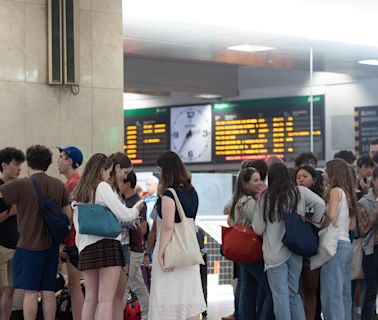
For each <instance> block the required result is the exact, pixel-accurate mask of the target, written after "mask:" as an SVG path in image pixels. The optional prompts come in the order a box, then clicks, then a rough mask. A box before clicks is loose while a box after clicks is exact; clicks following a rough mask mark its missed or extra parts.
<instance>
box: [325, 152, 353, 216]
mask: <svg viewBox="0 0 378 320" xmlns="http://www.w3.org/2000/svg"><path fill="white" fill-rule="evenodd" d="M326 172H327V175H328V185H327V187H326V189H325V193H324V200H325V201H326V202H327V203H328V202H329V198H330V193H331V190H332V189H333V188H340V189H342V190H343V191H344V192H345V195H346V198H347V202H348V207H349V216H354V215H355V214H356V212H357V201H356V193H355V190H354V183H353V178H352V169H351V168H350V167H349V166H348V164H347V163H346V161H345V160H342V159H333V160H330V161H328V162H327V163H326Z"/></svg>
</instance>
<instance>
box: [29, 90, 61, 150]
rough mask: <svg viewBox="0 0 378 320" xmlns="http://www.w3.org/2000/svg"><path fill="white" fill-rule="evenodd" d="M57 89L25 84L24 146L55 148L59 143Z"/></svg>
mask: <svg viewBox="0 0 378 320" xmlns="http://www.w3.org/2000/svg"><path fill="white" fill-rule="evenodd" d="M59 111H60V110H59V87H58V86H48V85H40V84H31V83H30V84H29V83H28V84H26V145H27V146H29V145H32V144H44V145H46V146H48V147H50V148H55V147H56V145H57V144H58V143H59V141H60V121H59V120H60V119H59V116H60V112H59Z"/></svg>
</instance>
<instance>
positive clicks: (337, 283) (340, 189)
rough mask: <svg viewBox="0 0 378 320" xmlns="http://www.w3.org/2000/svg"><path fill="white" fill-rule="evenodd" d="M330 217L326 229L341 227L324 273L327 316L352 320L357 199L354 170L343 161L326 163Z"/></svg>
mask: <svg viewBox="0 0 378 320" xmlns="http://www.w3.org/2000/svg"><path fill="white" fill-rule="evenodd" d="M323 177H324V179H325V183H326V192H325V197H324V198H325V200H326V202H327V206H328V208H327V216H326V217H325V219H324V222H323V224H322V228H324V227H326V226H328V225H329V224H330V223H335V224H336V225H337V226H338V243H337V250H336V254H335V255H334V256H333V257H332V258H331V259H330V260H329V261H327V262H326V263H325V264H324V265H323V266H322V267H321V270H320V296H321V302H322V309H323V316H324V319H325V320H329V319H343V320H351V319H352V310H351V305H352V295H351V264H352V244H351V242H350V238H349V229H350V228H349V227H350V224H351V217H355V213H356V198H355V188H354V184H353V180H352V174H351V170H350V168H349V166H348V164H347V163H346V162H345V161H344V160H341V159H334V160H331V161H328V162H327V163H326V168H325V172H324V174H323Z"/></svg>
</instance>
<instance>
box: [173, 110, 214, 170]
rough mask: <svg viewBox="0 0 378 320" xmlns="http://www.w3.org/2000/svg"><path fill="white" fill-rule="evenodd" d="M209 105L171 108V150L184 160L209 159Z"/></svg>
mask: <svg viewBox="0 0 378 320" xmlns="http://www.w3.org/2000/svg"><path fill="white" fill-rule="evenodd" d="M211 119H212V113H211V105H210V104H209V105H205V106H188V107H178V108H171V150H172V151H174V152H176V153H177V154H178V155H180V157H181V159H182V160H183V161H184V162H188V163H195V162H210V161H211V123H212V121H211Z"/></svg>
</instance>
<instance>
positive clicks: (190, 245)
mask: <svg viewBox="0 0 378 320" xmlns="http://www.w3.org/2000/svg"><path fill="white" fill-rule="evenodd" d="M167 190H169V191H170V192H172V194H173V196H174V198H175V202H176V208H177V211H178V213H179V215H180V219H181V222H180V223H175V225H174V229H173V234H172V239H171V241H170V242H169V243H168V245H167V248H166V249H165V251H164V266H165V267H166V268H173V267H189V266H194V265H196V264H205V262H204V261H203V258H202V254H201V251H200V247H199V244H198V241H197V236H196V231H195V225H194V220H193V219H191V218H187V217H186V215H185V212H184V209H183V207H182V205H181V203H180V200H179V198H178V197H177V193H176V191H175V190H174V189H173V188H168V189H167Z"/></svg>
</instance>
